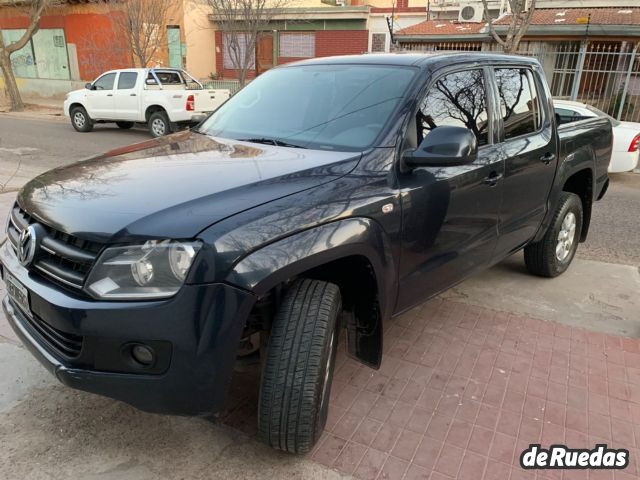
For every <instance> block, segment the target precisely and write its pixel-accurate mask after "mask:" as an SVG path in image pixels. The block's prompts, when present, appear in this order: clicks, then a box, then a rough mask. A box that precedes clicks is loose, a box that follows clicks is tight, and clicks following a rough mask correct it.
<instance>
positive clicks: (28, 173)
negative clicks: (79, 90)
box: [0, 115, 150, 192]
mask: <svg viewBox="0 0 640 480" xmlns="http://www.w3.org/2000/svg"><path fill="white" fill-rule="evenodd" d="M149 138H150V136H149V134H148V133H147V131H146V130H143V129H139V128H135V129H132V130H120V129H119V128H118V127H116V126H115V125H111V124H105V125H96V127H95V129H94V130H93V131H92V132H90V133H78V132H76V131H75V130H74V129H73V127H72V126H71V124H70V123H69V122H68V121H65V120H63V119H51V120H36V119H33V118H28V117H19V116H14V115H0V192H3V191H5V192H6V191H11V190H17V189H18V188H20V187H21V186H22V185H23V184H24V183H25V182H26V181H28V180H29V179H31V178H33V177H34V176H36V175H38V174H39V173H42V172H45V171H47V170H50V169H51V168H54V167H57V166H60V165H66V164H68V163H72V162H75V161H77V160H83V159H85V158H89V157H92V156H94V155H97V154H100V153H103V152H105V151H107V150H111V149H113V148H117V147H122V146H125V145H129V144H132V143H137V142H141V141H144V140H149Z"/></svg>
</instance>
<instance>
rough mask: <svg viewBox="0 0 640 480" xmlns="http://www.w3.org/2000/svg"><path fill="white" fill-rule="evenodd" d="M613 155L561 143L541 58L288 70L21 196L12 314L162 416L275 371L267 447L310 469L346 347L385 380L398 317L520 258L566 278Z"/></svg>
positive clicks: (13, 220)
mask: <svg viewBox="0 0 640 480" xmlns="http://www.w3.org/2000/svg"><path fill="white" fill-rule="evenodd" d="M611 143H612V134H611V125H610V124H609V122H608V120H607V119H606V118H595V119H593V120H587V121H584V122H581V123H579V124H572V125H566V126H563V127H561V128H558V122H557V120H556V118H555V116H554V113H553V106H552V103H551V95H550V92H549V89H548V87H547V84H546V82H545V80H544V76H543V72H542V69H541V67H540V65H539V64H538V63H537V62H536V61H535V60H532V59H528V58H523V57H515V56H503V55H484V54H443V55H430V56H425V55H366V56H352V57H349V56H347V57H335V58H322V59H314V60H309V61H304V62H299V63H295V64H290V65H286V66H282V67H279V68H275V69H273V70H270V71H269V72H267V73H265V74H263V75H261V76H260V77H259V78H257V79H256V80H255V81H253V82H251V83H250V84H249V85H248V86H247V87H246V88H245V89H243V90H242V91H240V92H239V93H238V94H237V95H235V96H234V97H233V98H231V99H230V100H229V101H228V102H227V103H225V104H224V105H223V106H222V107H220V108H219V109H218V110H217V111H216V112H215V113H214V114H212V115H211V116H210V117H209V118H208V119H206V120H205V121H204V122H203V123H202V124H201V125H199V126H198V127H197V128H196V129H194V130H192V131H184V132H179V133H176V134H173V135H170V136H167V137H164V138H160V139H155V140H151V141H148V142H145V143H141V144H138V145H133V146H131V147H127V148H121V149H118V150H114V151H111V152H109V153H107V154H105V155H101V156H98V157H95V158H93V159H90V160H88V161H83V162H80V163H76V164H74V165H71V166H67V167H63V168H58V169H55V170H52V171H50V172H47V173H45V174H43V175H41V176H39V177H37V178H36V179H34V180H32V181H31V182H30V183H28V184H27V185H26V186H25V187H24V188H23V189H22V190H21V191H20V193H19V194H18V197H17V201H16V204H15V206H14V207H13V209H12V211H11V215H10V220H9V223H8V227H7V240H6V241H5V242H4V244H3V245H2V246H0V264H1V269H2V277H3V279H4V281H5V283H6V286H7V292H8V296H7V297H6V298H5V299H4V301H3V307H4V310H5V312H6V314H7V318H8V319H9V322H10V323H11V324H12V326H13V328H14V329H15V331H16V332H17V334H18V335H19V336H20V337H21V339H22V341H23V342H24V344H25V345H26V347H27V348H28V349H29V350H30V351H31V352H32V353H33V354H34V355H35V356H36V357H37V358H38V360H39V361H40V362H42V363H43V364H44V365H45V366H46V368H48V369H49V370H50V371H51V372H52V373H53V374H54V375H55V376H56V377H57V378H58V379H59V380H60V381H61V382H63V383H64V384H66V385H69V386H71V387H74V388H79V389H82V390H87V391H90V392H94V393H98V394H102V395H106V396H109V397H113V398H116V399H120V400H123V401H125V402H128V403H130V404H132V405H135V406H137V407H139V408H141V409H144V410H149V411H155V412H168V413H181V414H200V415H202V414H209V413H212V412H216V411H219V410H220V409H221V408H222V406H223V402H224V400H225V395H226V391H227V387H228V385H229V382H230V379H231V376H232V372H233V369H234V362H235V361H236V359H237V357H238V355H254V356H258V355H259V357H260V361H261V362H262V378H261V388H260V399H259V405H258V410H259V414H258V417H259V420H258V421H259V426H258V427H259V433H260V436H261V438H262V439H264V440H265V441H266V442H267V443H268V444H270V445H272V446H273V447H276V448H279V449H282V450H285V451H289V452H297V453H300V452H307V451H309V450H310V449H311V447H312V446H313V444H314V442H315V441H316V440H317V438H318V436H319V435H320V433H321V431H322V428H323V426H324V422H325V420H326V416H327V409H328V398H329V393H330V388H331V379H332V374H333V368H334V361H335V355H336V351H337V349H338V348H339V345H338V339H339V338H340V335H339V332H340V329H341V328H343V327H344V328H346V337H345V338H346V346H345V347H341V348H346V349H347V351H348V353H349V354H350V355H351V356H353V357H354V358H356V359H358V360H359V361H361V362H363V363H364V364H366V365H369V366H371V367H372V368H377V367H378V366H379V365H380V361H381V357H382V351H383V349H382V345H383V333H382V332H383V325H384V322H385V321H386V319H388V318H390V317H392V316H394V315H399V314H401V313H402V312H404V311H406V310H407V309H409V308H411V307H412V306H414V305H416V304H419V303H420V302H423V301H425V300H426V299H428V298H430V297H432V296H434V295H436V294H437V293H439V292H441V291H443V290H445V289H447V288H449V287H451V286H452V285H455V284H456V283H458V282H460V281H462V280H463V279H464V278H466V277H468V276H469V275H472V274H474V273H475V272H478V271H480V270H483V269H485V268H488V267H490V266H491V265H493V264H495V263H496V262H499V261H501V260H502V259H504V258H505V257H507V256H508V255H511V254H513V253H514V252H517V251H518V250H521V249H524V254H525V255H524V257H525V262H526V265H527V268H528V269H529V271H530V272H531V273H533V274H536V275H540V276H544V277H554V276H557V275H559V274H561V273H562V272H564V271H565V270H566V269H567V268H568V267H569V264H570V263H571V261H572V259H573V257H574V255H575V252H576V249H577V248H578V244H579V242H582V241H584V240H585V239H586V237H587V232H588V230H589V222H590V218H591V208H592V205H593V202H594V201H596V200H599V199H600V198H601V197H602V196H603V195H604V193H605V191H606V189H607V185H608V179H607V166H608V163H609V157H610V153H611ZM256 352H259V353H256Z"/></svg>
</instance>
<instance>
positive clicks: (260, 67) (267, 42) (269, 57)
mask: <svg viewBox="0 0 640 480" xmlns="http://www.w3.org/2000/svg"><path fill="white" fill-rule="evenodd" d="M270 68H273V34H272V33H261V34H260V35H259V36H258V41H257V42H256V73H257V74H258V75H260V74H261V73H262V72H266V71H267V70H269V69H270Z"/></svg>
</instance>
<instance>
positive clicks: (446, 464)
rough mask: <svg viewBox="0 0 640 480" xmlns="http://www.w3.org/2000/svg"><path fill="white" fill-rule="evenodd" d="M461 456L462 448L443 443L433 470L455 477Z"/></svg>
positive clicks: (462, 454)
mask: <svg viewBox="0 0 640 480" xmlns="http://www.w3.org/2000/svg"><path fill="white" fill-rule="evenodd" d="M463 456H464V450H463V449H462V448H458V447H455V446H453V445H449V444H447V443H445V444H444V446H443V447H442V451H441V452H440V456H439V457H438V461H437V462H436V466H435V468H434V470H435V471H436V472H440V473H442V474H444V475H449V476H450V477H456V475H457V474H458V469H459V468H460V464H461V463H462V458H463Z"/></svg>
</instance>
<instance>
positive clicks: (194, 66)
mask: <svg viewBox="0 0 640 480" xmlns="http://www.w3.org/2000/svg"><path fill="white" fill-rule="evenodd" d="M209 13H210V8H209V6H208V5H204V4H202V3H201V2H199V1H194V0H185V4H184V35H185V46H186V65H185V68H186V69H187V71H188V72H189V73H190V74H191V75H193V76H194V77H196V78H201V79H206V78H207V77H208V76H209V74H210V73H213V72H215V71H216V70H217V68H216V45H217V43H216V31H215V28H214V26H213V25H212V24H211V22H210V21H209V19H208V17H207V15H208V14H209Z"/></svg>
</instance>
